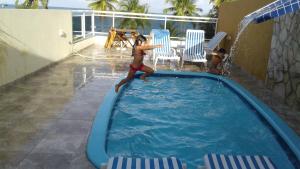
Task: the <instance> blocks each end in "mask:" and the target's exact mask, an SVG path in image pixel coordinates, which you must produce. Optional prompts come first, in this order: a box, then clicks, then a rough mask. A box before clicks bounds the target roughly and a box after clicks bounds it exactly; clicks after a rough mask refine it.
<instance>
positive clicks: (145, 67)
mask: <svg viewBox="0 0 300 169" xmlns="http://www.w3.org/2000/svg"><path fill="white" fill-rule="evenodd" d="M142 71H143V72H145V73H144V74H143V75H142V76H141V77H140V78H141V79H142V80H146V77H147V76H149V75H151V74H153V73H154V70H153V69H152V68H151V67H148V66H146V65H144V67H143V69H142Z"/></svg>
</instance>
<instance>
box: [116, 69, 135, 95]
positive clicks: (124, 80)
mask: <svg viewBox="0 0 300 169" xmlns="http://www.w3.org/2000/svg"><path fill="white" fill-rule="evenodd" d="M134 75H135V71H133V70H131V69H130V70H129V72H128V75H127V77H126V78H125V79H122V80H121V81H120V82H119V83H118V84H116V85H115V92H116V93H118V91H119V88H120V87H121V86H122V85H123V84H125V83H127V82H129V81H130V80H132V79H133V78H134Z"/></svg>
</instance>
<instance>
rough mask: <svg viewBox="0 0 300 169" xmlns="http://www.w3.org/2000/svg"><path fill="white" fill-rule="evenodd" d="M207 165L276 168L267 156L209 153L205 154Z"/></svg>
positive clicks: (237, 168)
mask: <svg viewBox="0 0 300 169" xmlns="http://www.w3.org/2000/svg"><path fill="white" fill-rule="evenodd" d="M204 162H205V167H206V168H207V169H223V168H235V169H243V168H251V169H276V167H275V165H274V164H273V162H272V161H271V159H270V158H268V157H266V156H258V155H256V156H242V155H235V156H233V155H223V154H207V155H205V156H204Z"/></svg>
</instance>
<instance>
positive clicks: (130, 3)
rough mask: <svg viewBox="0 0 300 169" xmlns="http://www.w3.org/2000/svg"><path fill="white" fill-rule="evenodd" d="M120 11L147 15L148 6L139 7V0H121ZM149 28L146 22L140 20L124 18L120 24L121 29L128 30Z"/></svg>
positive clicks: (148, 23)
mask: <svg viewBox="0 0 300 169" xmlns="http://www.w3.org/2000/svg"><path fill="white" fill-rule="evenodd" d="M119 5H120V11H122V12H134V13H148V6H147V5H141V4H140V2H139V0H123V1H121V2H120V4H119ZM148 26H150V22H149V21H148V20H141V19H132V18H126V19H123V20H122V22H121V23H120V27H121V28H130V29H137V28H138V27H140V28H142V29H145V27H148Z"/></svg>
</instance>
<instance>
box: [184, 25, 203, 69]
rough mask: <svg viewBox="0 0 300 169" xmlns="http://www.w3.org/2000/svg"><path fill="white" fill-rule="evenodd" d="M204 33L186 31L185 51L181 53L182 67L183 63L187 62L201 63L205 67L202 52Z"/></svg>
mask: <svg viewBox="0 0 300 169" xmlns="http://www.w3.org/2000/svg"><path fill="white" fill-rule="evenodd" d="M204 34H205V32H204V31H203V30H191V29H188V30H187V31H186V39H185V49H184V51H183V58H182V65H181V67H182V66H183V64H184V61H189V62H202V63H204V65H205V67H206V62H207V60H206V52H205V51H204V41H205V37H204Z"/></svg>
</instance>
